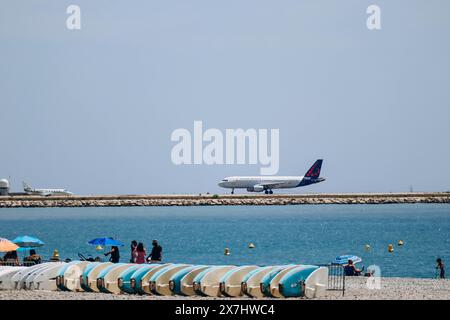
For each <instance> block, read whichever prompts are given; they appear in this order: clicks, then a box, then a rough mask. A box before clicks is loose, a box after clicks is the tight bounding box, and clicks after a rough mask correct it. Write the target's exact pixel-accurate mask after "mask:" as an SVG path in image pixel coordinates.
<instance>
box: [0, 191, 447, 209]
mask: <svg viewBox="0 0 450 320" xmlns="http://www.w3.org/2000/svg"><path fill="white" fill-rule="evenodd" d="M405 203H450V192H426V193H412V192H411V193H339V194H325V193H323V194H275V195H264V194H238V195H230V194H219V195H213V194H201V195H193V194H192V195H188V194H185V195H169V194H167V195H156V194H153V195H90V196H82V195H74V196H48V197H43V196H32V195H17V196H1V197H0V208H41V207H42V208H49V207H134V206H148V207H150V206H236V205H237V206H242V205H252V206H255V205H264V206H268V205H302V204H405Z"/></svg>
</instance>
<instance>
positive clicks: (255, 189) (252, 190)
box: [247, 186, 264, 192]
mask: <svg viewBox="0 0 450 320" xmlns="http://www.w3.org/2000/svg"><path fill="white" fill-rule="evenodd" d="M247 191H248V192H261V191H264V187H263V186H254V187H251V188H247Z"/></svg>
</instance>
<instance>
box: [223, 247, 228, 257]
mask: <svg viewBox="0 0 450 320" xmlns="http://www.w3.org/2000/svg"><path fill="white" fill-rule="evenodd" d="M223 254H224V255H226V256H229V255H230V249H229V248H225V252H224V253H223Z"/></svg>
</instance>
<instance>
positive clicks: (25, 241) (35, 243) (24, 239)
mask: <svg viewBox="0 0 450 320" xmlns="http://www.w3.org/2000/svg"><path fill="white" fill-rule="evenodd" d="M12 242H14V243H15V244H17V245H18V246H19V247H27V248H28V249H26V250H29V249H31V248H36V247H42V246H43V245H44V244H45V243H44V242H42V241H41V240H39V239H38V238H35V237H30V236H19V237H17V238H15V239H14V240H13V241H12Z"/></svg>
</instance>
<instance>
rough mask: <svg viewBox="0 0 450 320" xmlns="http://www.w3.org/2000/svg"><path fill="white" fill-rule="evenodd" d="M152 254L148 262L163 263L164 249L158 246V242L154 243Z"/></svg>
mask: <svg viewBox="0 0 450 320" xmlns="http://www.w3.org/2000/svg"><path fill="white" fill-rule="evenodd" d="M152 245H153V248H152V252H151V253H150V254H149V255H148V257H147V261H148V262H150V263H152V262H161V260H162V247H161V246H160V245H159V244H158V240H156V239H155V240H153V241H152Z"/></svg>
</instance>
